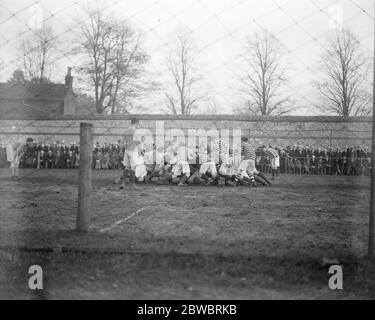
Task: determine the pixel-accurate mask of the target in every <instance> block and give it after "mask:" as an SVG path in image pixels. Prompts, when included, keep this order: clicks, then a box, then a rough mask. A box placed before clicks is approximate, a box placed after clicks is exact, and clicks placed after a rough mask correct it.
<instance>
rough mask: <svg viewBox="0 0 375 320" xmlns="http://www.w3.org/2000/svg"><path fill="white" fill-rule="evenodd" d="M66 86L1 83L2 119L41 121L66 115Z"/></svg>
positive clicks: (67, 90) (0, 112) (0, 103)
mask: <svg viewBox="0 0 375 320" xmlns="http://www.w3.org/2000/svg"><path fill="white" fill-rule="evenodd" d="M71 90H72V89H71V88H70V87H68V86H66V85H64V84H24V83H0V119H40V118H48V117H50V116H56V115H63V114H64V99H65V98H66V97H67V95H68V93H69V91H71Z"/></svg>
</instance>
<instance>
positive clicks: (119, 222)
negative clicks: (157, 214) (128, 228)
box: [99, 206, 150, 232]
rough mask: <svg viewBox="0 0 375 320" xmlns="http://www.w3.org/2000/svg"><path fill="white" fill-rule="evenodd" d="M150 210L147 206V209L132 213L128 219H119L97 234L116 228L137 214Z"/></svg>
mask: <svg viewBox="0 0 375 320" xmlns="http://www.w3.org/2000/svg"><path fill="white" fill-rule="evenodd" d="M148 208H150V206H147V207H144V208H141V209H139V210H137V211H136V212H134V213H132V214H131V215H130V216H129V217H126V218H124V219H121V220H119V221H116V222H115V223H114V224H112V225H111V226H109V227H107V228H104V229H101V230H100V231H99V232H106V231H109V230H112V229H113V228H115V227H117V226H118V225H120V224H122V223H125V222H126V221H128V220H130V219H131V218H133V217H134V216H135V215H137V214H138V213H141V212H142V211H144V210H146V209H148Z"/></svg>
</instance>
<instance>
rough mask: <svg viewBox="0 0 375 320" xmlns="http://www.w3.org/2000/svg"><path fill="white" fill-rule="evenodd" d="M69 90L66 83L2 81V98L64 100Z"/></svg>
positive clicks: (0, 95) (0, 86)
mask: <svg viewBox="0 0 375 320" xmlns="http://www.w3.org/2000/svg"><path fill="white" fill-rule="evenodd" d="M69 90H70V88H69V87H67V86H66V85H64V84H23V83H0V100H19V99H23V100H44V99H47V100H63V99H64V98H65V96H66V94H67V93H68V92H69Z"/></svg>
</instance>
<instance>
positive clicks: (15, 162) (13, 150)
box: [6, 138, 34, 179]
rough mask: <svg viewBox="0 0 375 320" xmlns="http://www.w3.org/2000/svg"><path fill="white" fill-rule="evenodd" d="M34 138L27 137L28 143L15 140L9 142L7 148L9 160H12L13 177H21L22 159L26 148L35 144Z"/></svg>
mask: <svg viewBox="0 0 375 320" xmlns="http://www.w3.org/2000/svg"><path fill="white" fill-rule="evenodd" d="M33 141H34V140H33V139H32V138H27V140H26V143H22V142H15V143H9V144H8V145H7V148H6V153H7V161H8V162H10V171H11V178H12V179H18V178H19V166H20V160H21V158H22V157H23V155H24V154H25V152H26V150H27V149H28V148H30V147H32V145H33Z"/></svg>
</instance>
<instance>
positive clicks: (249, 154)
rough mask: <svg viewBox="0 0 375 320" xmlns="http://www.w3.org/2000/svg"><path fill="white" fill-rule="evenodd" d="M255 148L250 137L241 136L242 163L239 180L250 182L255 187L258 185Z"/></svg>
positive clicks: (238, 175) (239, 169)
mask: <svg viewBox="0 0 375 320" xmlns="http://www.w3.org/2000/svg"><path fill="white" fill-rule="evenodd" d="M255 156H256V155H255V150H254V148H253V147H252V146H251V145H250V143H249V139H248V138H247V137H244V136H243V137H241V159H242V160H241V163H240V166H239V168H238V173H237V175H236V177H237V180H239V181H245V182H250V183H251V185H252V186H253V187H256V186H257V184H256V182H255V178H254V173H255V171H256V168H255Z"/></svg>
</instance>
